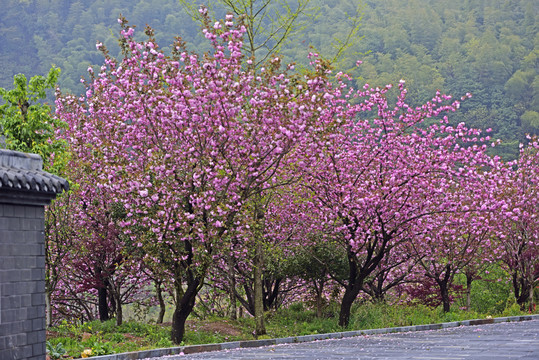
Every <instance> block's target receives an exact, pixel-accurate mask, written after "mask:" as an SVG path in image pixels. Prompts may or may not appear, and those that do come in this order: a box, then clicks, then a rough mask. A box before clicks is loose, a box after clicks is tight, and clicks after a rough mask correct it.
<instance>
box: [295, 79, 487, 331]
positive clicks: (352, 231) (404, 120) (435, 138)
mask: <svg viewBox="0 0 539 360" xmlns="http://www.w3.org/2000/svg"><path fill="white" fill-rule="evenodd" d="M390 88H391V86H387V87H385V88H382V89H379V88H376V89H371V88H370V87H369V86H368V85H365V87H364V89H363V90H360V91H357V92H355V93H354V94H350V96H351V97H352V96H353V97H354V98H355V99H356V100H355V101H356V102H355V105H350V106H349V107H348V110H347V111H346V112H343V117H341V118H339V121H341V122H342V123H343V124H344V125H343V126H342V127H341V128H340V131H337V132H335V133H333V134H332V136H331V137H329V139H327V140H325V143H324V144H323V146H322V148H323V150H322V152H321V153H320V156H319V158H318V162H317V163H316V165H314V164H309V165H308V166H306V167H305V179H306V188H307V189H308V190H309V193H308V194H307V195H305V197H307V198H309V199H312V200H311V207H312V211H315V212H318V213H319V215H318V218H319V219H320V221H319V224H320V225H321V226H324V227H325V228H326V231H328V232H331V233H332V234H334V238H335V239H336V241H337V244H339V246H341V247H342V249H344V250H345V251H346V253H347V258H348V263H349V274H348V277H347V280H346V282H345V283H344V285H345V286H344V287H345V292H344V295H343V298H342V302H341V310H340V315H339V324H340V325H341V326H347V325H348V322H349V319H350V308H351V306H352V303H353V301H354V300H355V299H356V297H357V296H358V294H359V292H360V290H361V289H362V288H363V286H364V283H365V280H366V279H367V277H368V276H370V275H371V274H373V272H375V271H376V269H377V267H378V266H379V265H380V263H381V262H382V260H383V259H384V258H387V257H388V256H389V254H390V253H391V252H392V251H393V250H394V249H395V248H397V247H400V246H402V245H403V244H405V243H407V242H409V240H410V234H413V233H415V232H417V226H418V225H420V224H421V225H423V226H429V224H428V223H427V222H425V221H424V222H422V223H420V222H419V220H420V219H423V218H428V217H430V216H432V215H433V214H437V213H443V212H449V213H453V212H456V211H457V210H458V209H459V206H460V204H459V203H458V202H453V201H449V200H448V198H447V193H448V192H449V190H450V188H451V186H452V183H453V180H452V179H454V178H457V177H459V174H460V172H459V169H461V170H462V169H466V168H467V166H472V165H473V164H475V162H476V161H479V160H481V161H482V160H483V158H484V148H480V149H478V148H471V149H470V150H469V148H463V147H459V146H458V142H459V141H466V140H467V138H468V137H469V136H472V137H473V136H477V135H478V134H479V131H478V130H473V129H467V128H466V126H465V125H464V124H459V125H458V126H456V127H453V126H450V125H449V123H448V120H447V118H446V117H444V118H442V119H440V120H439V122H433V121H432V120H433V119H435V118H437V117H438V116H439V115H440V114H441V113H442V112H444V111H455V110H456V109H457V108H458V107H459V104H460V103H459V101H454V102H453V103H449V101H450V97H448V96H444V95H441V94H439V93H438V94H437V95H436V96H435V97H434V98H433V99H432V101H431V102H429V103H427V104H425V105H423V106H421V107H418V108H411V107H410V106H408V105H407V104H406V102H405V96H406V90H405V88H404V82H403V81H401V83H400V84H399V92H400V94H399V96H398V99H397V102H396V104H395V105H390V104H388V101H387V98H386V93H387V92H388V91H389V89H390ZM444 102H445V103H444ZM427 119H428V120H429V122H430V123H431V125H428V124H426V121H425V120H427ZM483 140H484V139H483ZM476 155H477V156H476ZM428 230H430V229H429V228H426V229H425V228H424V229H421V231H428Z"/></svg>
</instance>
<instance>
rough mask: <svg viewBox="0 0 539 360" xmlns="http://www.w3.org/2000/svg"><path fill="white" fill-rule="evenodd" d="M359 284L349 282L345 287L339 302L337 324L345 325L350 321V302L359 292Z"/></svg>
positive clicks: (352, 301) (351, 302)
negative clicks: (339, 309) (339, 308)
mask: <svg viewBox="0 0 539 360" xmlns="http://www.w3.org/2000/svg"><path fill="white" fill-rule="evenodd" d="M360 288H361V286H358V284H357V283H354V284H349V285H348V286H347V287H346V290H345V292H344V296H343V298H342V302H341V311H340V313H339V326H341V327H343V328H344V327H347V326H348V324H349V323H350V311H351V309H352V304H353V303H354V300H356V298H357V295H358V294H359V289H360Z"/></svg>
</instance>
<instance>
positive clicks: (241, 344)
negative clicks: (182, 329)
mask: <svg viewBox="0 0 539 360" xmlns="http://www.w3.org/2000/svg"><path fill="white" fill-rule="evenodd" d="M527 320H539V314H537V315H523V316H507V317H499V318H490V319H474V320H463V321H453V322H446V323H439V324H430V325H413V326H400V327H392V328H382V329H368V330H354V331H344V332H337V333H329V334H315V335H303V336H291V337H286V338H277V339H264V340H244V341H233V342H226V343H220V344H203V345H189V346H178V347H172V348H165V349H153V350H144V351H134V352H128V353H120V354H112V355H101V356H92V357H90V358H89V359H92V360H139V359H146V358H155V357H160V356H166V355H179V354H181V353H183V354H185V355H187V354H196V353H201V352H209V351H220V350H231V349H240V348H253V347H261V346H271V345H281V344H296V343H303V342H310V341H316V340H328V339H342V338H348V337H354V336H362V335H377V334H389V333H397V332H412V331H426V330H439V329H447V328H453V327H458V326H473V325H485V324H497V323H503V322H515V321H527Z"/></svg>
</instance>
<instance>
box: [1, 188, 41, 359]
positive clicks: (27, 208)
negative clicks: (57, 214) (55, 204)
mask: <svg viewBox="0 0 539 360" xmlns="http://www.w3.org/2000/svg"><path fill="white" fill-rule="evenodd" d="M1 201H2V200H1V197H0V359H1V360H19V359H28V360H38V359H39V360H43V359H45V354H46V352H45V340H46V339H45V337H46V335H45V246H44V234H43V228H44V207H43V206H35V205H14V204H5V203H2V202H1Z"/></svg>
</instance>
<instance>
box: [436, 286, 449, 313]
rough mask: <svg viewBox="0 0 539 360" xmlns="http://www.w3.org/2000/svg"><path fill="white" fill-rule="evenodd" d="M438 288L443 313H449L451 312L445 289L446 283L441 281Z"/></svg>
mask: <svg viewBox="0 0 539 360" xmlns="http://www.w3.org/2000/svg"><path fill="white" fill-rule="evenodd" d="M439 286H440V295H441V296H442V304H443V307H444V312H446V313H447V312H449V311H450V310H451V300H450V299H449V289H448V288H447V282H445V281H441V282H440V283H439Z"/></svg>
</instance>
